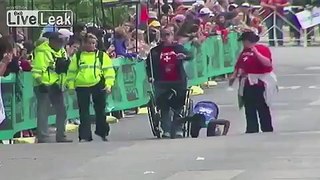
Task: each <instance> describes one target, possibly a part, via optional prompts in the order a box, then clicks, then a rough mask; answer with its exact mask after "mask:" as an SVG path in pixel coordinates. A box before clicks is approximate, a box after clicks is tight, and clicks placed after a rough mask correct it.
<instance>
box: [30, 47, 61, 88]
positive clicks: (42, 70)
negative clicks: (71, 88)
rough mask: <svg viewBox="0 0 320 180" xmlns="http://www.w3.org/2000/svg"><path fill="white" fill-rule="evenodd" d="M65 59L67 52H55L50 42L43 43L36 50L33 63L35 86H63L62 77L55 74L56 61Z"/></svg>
mask: <svg viewBox="0 0 320 180" xmlns="http://www.w3.org/2000/svg"><path fill="white" fill-rule="evenodd" d="M60 57H61V58H62V57H65V50H64V49H63V48H62V49H61V50H59V51H54V50H53V49H52V48H51V47H50V46H49V42H48V41H46V42H43V43H42V44H41V45H39V46H37V47H36V49H35V50H34V57H33V60H32V62H31V66H32V70H31V72H32V76H33V78H34V79H35V80H36V81H35V86H37V85H39V83H40V84H45V85H52V84H54V83H58V84H61V85H62V80H61V77H62V75H58V74H57V73H56V72H55V59H54V58H60Z"/></svg>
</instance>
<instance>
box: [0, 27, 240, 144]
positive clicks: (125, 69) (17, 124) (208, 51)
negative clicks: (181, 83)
mask: <svg viewBox="0 0 320 180" xmlns="http://www.w3.org/2000/svg"><path fill="white" fill-rule="evenodd" d="M237 39H238V34H237V33H230V34H229V39H228V42H227V43H223V42H222V38H221V37H220V36H214V37H210V38H208V39H207V40H206V41H205V42H204V43H203V44H202V45H201V46H200V47H195V46H192V45H191V44H187V45H186V48H188V49H189V50H190V51H192V52H194V59H193V60H191V61H188V62H186V63H185V69H186V72H187V75H188V79H189V80H188V84H189V86H193V85H199V84H202V83H205V82H207V81H208V79H209V78H212V77H215V76H220V75H225V74H229V73H232V72H233V67H234V64H235V62H236V57H237V56H238V54H239V53H240V51H241V49H242V44H241V43H239V42H238V41H237ZM113 61H114V67H115V70H116V73H117V76H116V82H115V86H114V87H113V88H112V93H111V95H109V96H108V98H107V99H106V101H107V107H106V111H107V112H110V111H118V110H126V109H132V108H135V107H139V106H142V105H145V104H147V102H148V101H149V93H148V91H150V84H149V83H148V80H147V79H148V78H147V76H146V69H145V62H141V61H136V60H132V59H124V58H119V59H115V60H113ZM2 86H3V94H2V96H3V99H4V106H5V112H6V120H5V121H4V122H3V123H2V124H1V125H0V140H6V139H11V138H13V136H14V135H15V134H16V133H17V132H19V131H22V130H27V129H32V128H36V124H37V123H36V114H37V105H36V104H37V102H36V98H35V96H34V93H33V79H32V76H31V73H29V72H24V73H21V74H18V75H16V74H11V75H10V76H8V77H6V78H3V79H2ZM65 105H66V109H67V116H68V119H72V118H76V117H78V106H77V99H76V97H75V96H69V95H65ZM51 109H52V110H51V111H49V112H51V116H49V122H50V123H51V124H53V123H54V122H55V116H54V115H53V114H54V111H53V108H51ZM92 112H93V111H92Z"/></svg>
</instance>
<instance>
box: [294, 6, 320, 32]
mask: <svg viewBox="0 0 320 180" xmlns="http://www.w3.org/2000/svg"><path fill="white" fill-rule="evenodd" d="M296 16H297V19H298V21H299V23H300V25H301V27H302V29H307V28H310V27H313V26H316V25H318V24H320V7H314V8H312V10H311V11H310V10H304V11H302V12H299V13H297V14H296Z"/></svg>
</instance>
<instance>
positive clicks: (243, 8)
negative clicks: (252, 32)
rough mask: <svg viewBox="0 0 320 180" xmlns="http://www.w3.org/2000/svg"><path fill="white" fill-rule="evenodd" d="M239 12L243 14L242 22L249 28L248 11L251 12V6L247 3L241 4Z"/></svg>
mask: <svg viewBox="0 0 320 180" xmlns="http://www.w3.org/2000/svg"><path fill="white" fill-rule="evenodd" d="M240 9H241V12H242V13H243V22H244V23H245V24H246V25H247V26H250V10H251V5H250V4H249V3H243V4H241V8H240Z"/></svg>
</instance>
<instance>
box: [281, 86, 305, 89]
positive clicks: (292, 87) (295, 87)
mask: <svg viewBox="0 0 320 180" xmlns="http://www.w3.org/2000/svg"><path fill="white" fill-rule="evenodd" d="M300 88H301V86H279V89H280V90H284V89H291V90H295V89H300Z"/></svg>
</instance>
